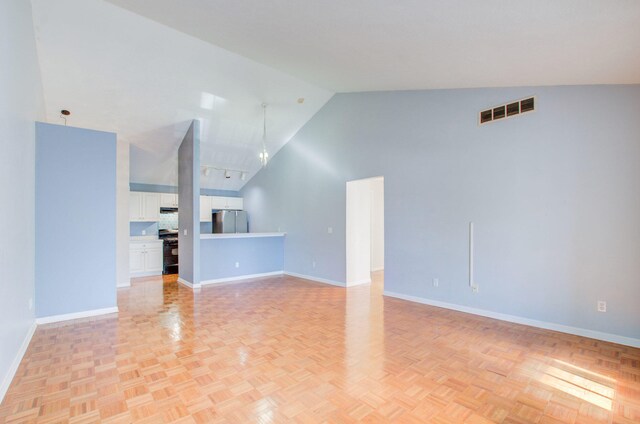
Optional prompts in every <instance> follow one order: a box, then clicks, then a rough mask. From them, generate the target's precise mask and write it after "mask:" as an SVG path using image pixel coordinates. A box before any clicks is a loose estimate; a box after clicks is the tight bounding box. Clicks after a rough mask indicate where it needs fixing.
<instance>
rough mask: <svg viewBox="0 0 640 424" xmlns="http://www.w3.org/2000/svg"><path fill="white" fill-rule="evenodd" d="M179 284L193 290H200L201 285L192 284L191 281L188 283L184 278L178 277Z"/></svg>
mask: <svg viewBox="0 0 640 424" xmlns="http://www.w3.org/2000/svg"><path fill="white" fill-rule="evenodd" d="M178 283H180V284H182V285H183V286H185V287H189V288H190V289H192V290H193V289H199V288H200V284H192V283H191V282H190V281H187V280H185V279H184V278H182V277H178Z"/></svg>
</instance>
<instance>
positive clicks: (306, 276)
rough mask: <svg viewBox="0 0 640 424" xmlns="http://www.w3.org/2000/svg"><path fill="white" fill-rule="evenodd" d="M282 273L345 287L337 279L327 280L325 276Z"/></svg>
mask: <svg viewBox="0 0 640 424" xmlns="http://www.w3.org/2000/svg"><path fill="white" fill-rule="evenodd" d="M284 275H290V276H291V277H297V278H302V279H303V280H310V281H315V282H316V283H323V284H331V285H332V286H338V287H346V285H345V284H344V283H341V282H339V281H333V280H328V279H326V278H320V277H313V276H311V275H305V274H298V273H297V272H291V271H285V272H284Z"/></svg>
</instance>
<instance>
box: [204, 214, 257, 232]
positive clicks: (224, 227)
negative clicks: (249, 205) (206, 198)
mask: <svg viewBox="0 0 640 424" xmlns="http://www.w3.org/2000/svg"><path fill="white" fill-rule="evenodd" d="M212 221H213V232H214V233H247V232H249V231H248V230H249V225H248V221H247V211H219V212H214V213H213V219H212Z"/></svg>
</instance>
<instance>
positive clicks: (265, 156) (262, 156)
mask: <svg viewBox="0 0 640 424" xmlns="http://www.w3.org/2000/svg"><path fill="white" fill-rule="evenodd" d="M262 116H263V120H262V152H261V153H260V162H261V163H262V166H263V167H265V166H267V161H268V160H269V153H267V104H266V103H262Z"/></svg>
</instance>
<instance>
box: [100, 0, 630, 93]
mask: <svg viewBox="0 0 640 424" xmlns="http://www.w3.org/2000/svg"><path fill="white" fill-rule="evenodd" d="M108 1H111V2H112V3H114V4H118V5H120V6H122V7H126V8H127V9H129V10H132V11H135V12H136V13H139V14H141V15H144V16H147V17H149V18H151V19H154V20H156V21H158V22H162V23H164V24H166V25H168V26H171V27H173V28H175V29H178V30H180V31H182V32H185V33H188V34H191V35H193V36H195V37H198V38H200V39H202V40H206V41H208V42H210V43H213V44H215V45H218V46H221V47H223V48H226V49H228V50H231V51H234V52H236V53H239V54H241V55H243V56H246V57H249V58H252V59H254V60H256V61H258V62H261V63H264V64H267V65H270V66H273V67H274V68H277V69H280V70H282V71H284V72H287V73H289V74H291V75H296V76H298V77H299V78H302V79H304V80H306V81H309V82H311V83H314V84H317V85H319V86H321V87H325V88H327V89H330V90H333V91H337V92H341V91H368V90H399V89H420V88H463V87H495V86H523V85H564V84H621V83H640V1H638V0H616V1H611V0H535V1H534V0H482V1H472V0H446V1H443V0H394V1H390V0H349V1H344V0H306V1H300V0H271V1H265V0H242V1H224V0H180V1H175V0H108Z"/></svg>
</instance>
